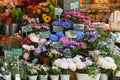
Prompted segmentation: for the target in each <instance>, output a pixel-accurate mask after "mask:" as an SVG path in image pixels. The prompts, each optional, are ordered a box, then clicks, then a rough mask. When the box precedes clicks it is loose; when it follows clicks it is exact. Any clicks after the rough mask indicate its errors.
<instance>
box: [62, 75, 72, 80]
mask: <svg viewBox="0 0 120 80" xmlns="http://www.w3.org/2000/svg"><path fill="white" fill-rule="evenodd" d="M60 80H70V75H69V74H68V75H67V74H66V75H65V74H61V75H60Z"/></svg>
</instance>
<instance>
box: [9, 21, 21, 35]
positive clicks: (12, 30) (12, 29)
mask: <svg viewBox="0 0 120 80" xmlns="http://www.w3.org/2000/svg"><path fill="white" fill-rule="evenodd" d="M18 27H19V26H18V24H17V23H13V24H10V35H13V34H14V33H16V32H17V31H18Z"/></svg>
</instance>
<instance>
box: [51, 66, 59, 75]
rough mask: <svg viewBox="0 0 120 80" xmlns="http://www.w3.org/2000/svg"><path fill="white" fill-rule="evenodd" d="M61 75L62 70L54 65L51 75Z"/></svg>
mask: <svg viewBox="0 0 120 80" xmlns="http://www.w3.org/2000/svg"><path fill="white" fill-rule="evenodd" d="M60 73H61V69H60V68H59V67H57V66H56V65H53V66H52V67H51V68H50V70H49V74H50V75H59V74H60Z"/></svg>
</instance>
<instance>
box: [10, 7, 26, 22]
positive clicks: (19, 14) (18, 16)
mask: <svg viewBox="0 0 120 80" xmlns="http://www.w3.org/2000/svg"><path fill="white" fill-rule="evenodd" d="M23 15H24V12H23V11H22V10H21V8H13V13H12V17H13V18H14V19H15V21H16V22H23Z"/></svg>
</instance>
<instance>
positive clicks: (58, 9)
mask: <svg viewBox="0 0 120 80" xmlns="http://www.w3.org/2000/svg"><path fill="white" fill-rule="evenodd" d="M62 12H63V9H61V8H55V15H61V14H62Z"/></svg>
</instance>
